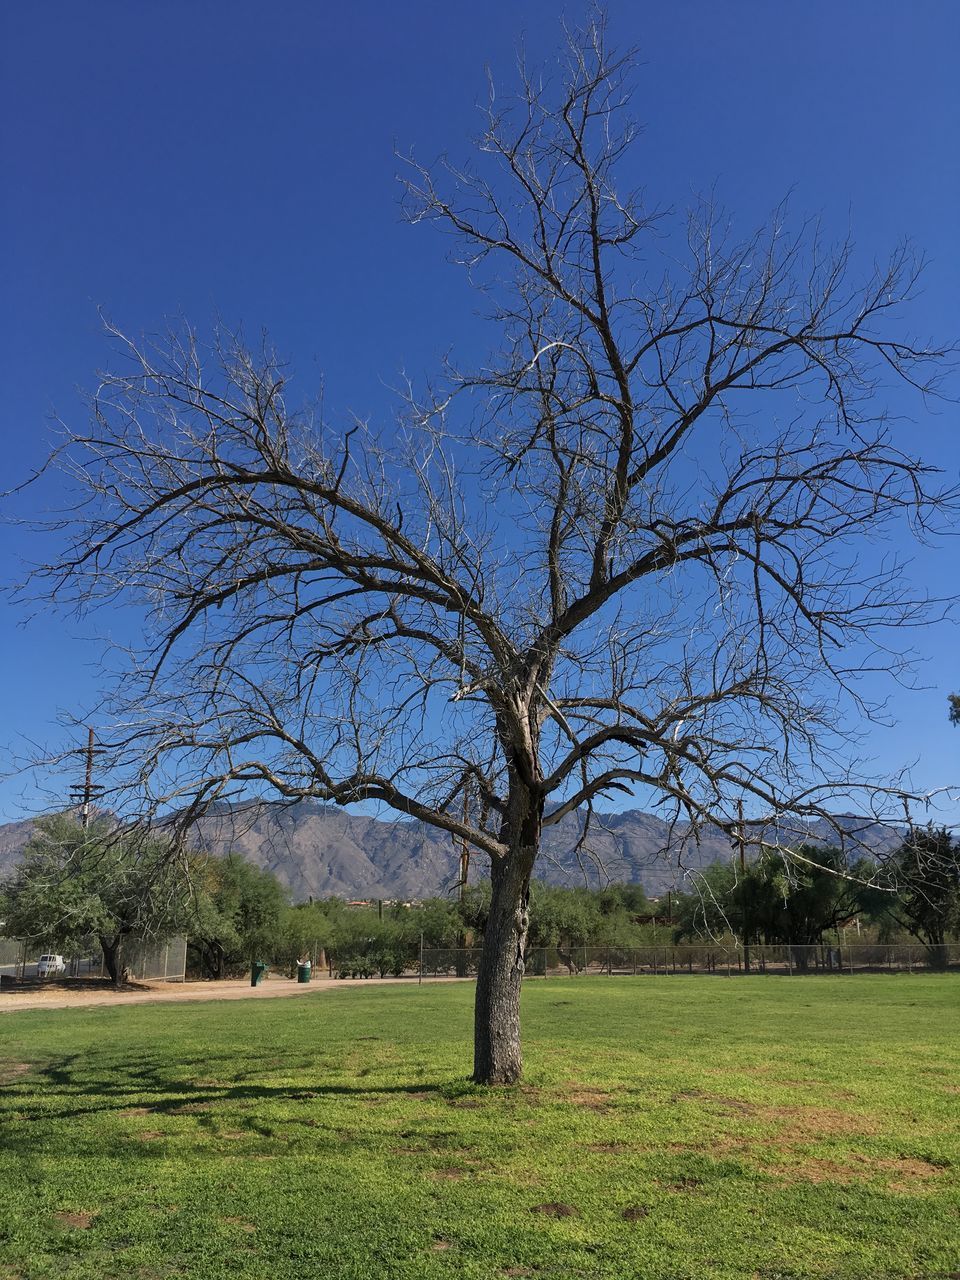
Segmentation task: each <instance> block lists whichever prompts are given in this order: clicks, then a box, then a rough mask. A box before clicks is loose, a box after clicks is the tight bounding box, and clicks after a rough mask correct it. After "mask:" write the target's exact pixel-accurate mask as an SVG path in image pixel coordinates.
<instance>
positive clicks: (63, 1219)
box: [53, 1209, 97, 1231]
mask: <svg viewBox="0 0 960 1280" xmlns="http://www.w3.org/2000/svg"><path fill="white" fill-rule="evenodd" d="M53 1216H54V1217H55V1218H56V1220H57V1221H58V1222H59V1223H61V1224H62V1225H63V1226H65V1227H73V1228H74V1229H75V1230H77V1231H86V1229H87V1228H88V1227H89V1226H90V1224H91V1223H92V1222H93V1220H94V1218H96V1216H97V1215H96V1214H95V1213H84V1212H82V1211H80V1212H76V1213H74V1212H70V1211H68V1210H66V1209H60V1210H58V1212H57V1213H55V1214H54V1215H53Z"/></svg>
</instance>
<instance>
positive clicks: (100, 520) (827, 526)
mask: <svg viewBox="0 0 960 1280" xmlns="http://www.w3.org/2000/svg"><path fill="white" fill-rule="evenodd" d="M629 74H630V63H629V60H618V59H616V58H613V57H611V56H609V55H608V53H607V52H606V51H605V48H604V41H603V30H602V24H600V23H596V24H594V25H593V26H592V27H591V28H590V29H589V30H587V31H586V32H581V33H576V34H574V35H573V36H572V37H571V39H570V40H569V46H568V49H567V52H566V62H565V65H564V66H563V68H562V75H561V76H560V77H559V78H558V80H557V82H556V83H544V82H541V80H540V79H538V78H537V77H535V76H532V75H526V74H524V75H523V78H522V91H521V92H520V94H519V95H518V96H517V97H516V98H515V99H513V100H511V101H509V102H506V103H501V101H500V99H499V98H498V97H497V96H496V95H495V94H493V93H491V97H490V105H489V110H488V112H487V114H486V118H485V121H484V125H485V127H484V132H483V135H482V138H481V140H480V144H479V150H478V154H477V156H476V159H475V165H474V167H471V168H455V167H453V166H452V165H450V164H441V165H439V166H437V167H436V168H435V169H433V170H432V171H428V170H427V169H426V168H423V167H421V166H420V165H418V164H416V163H414V162H412V161H409V162H406V163H405V166H404V175H405V189H406V201H407V209H408V213H409V217H410V219H411V221H413V222H435V223H438V224H440V226H441V227H442V228H444V229H445V230H447V231H449V232H450V233H452V237H453V243H454V245H455V246H456V256H457V257H458V258H459V259H460V260H461V261H462V262H463V263H465V264H466V266H467V267H468V269H469V270H470V271H471V273H473V276H474V278H475V279H476V281H477V284H478V286H479V287H480V288H482V289H484V290H485V291H486V294H487V299H488V302H489V305H490V306H491V307H492V309H493V311H494V314H495V317H496V319H497V320H498V321H499V325H500V332H501V334H502V338H503V342H502V346H501V348H500V350H499V352H498V354H497V355H496V357H495V358H493V359H492V360H491V361H490V362H489V363H488V364H486V365H484V366H482V367H480V368H478V369H474V370H472V371H463V370H460V369H457V368H453V367H448V368H447V369H446V370H445V371H444V377H443V379H442V382H441V383H439V384H438V385H437V386H436V387H435V388H433V389H431V391H430V392H428V393H427V394H423V393H420V392H414V391H411V393H410V394H409V396H408V397H407V399H406V402H405V404H404V406H403V411H402V414H401V418H400V421H399V425H397V426H395V427H390V428H387V427H371V426H370V425H365V424H361V423H354V424H352V425H351V426H350V427H349V429H348V430H346V431H344V430H343V429H341V428H340V427H338V426H335V425H333V424H331V423H329V422H327V421H324V420H323V419H322V418H321V417H319V416H317V415H316V414H315V413H313V414H312V413H309V412H305V411H301V410H299V409H296V408H294V407H292V405H291V403H290V402H289V400H288V393H287V373H286V370H285V368H284V366H283V365H282V363H281V362H280V361H279V360H278V359H277V357H276V356H275V355H274V354H273V353H272V352H271V351H270V350H269V349H264V348H260V349H257V350H256V351H251V350H249V349H247V348H246V347H245V346H244V345H243V344H242V342H240V341H239V340H238V339H237V338H236V337H234V336H232V335H224V334H220V335H219V336H218V337H217V338H216V339H215V340H214V341H213V342H211V343H210V344H208V345H204V344H203V343H202V342H201V341H200V340H198V338H197V337H196V336H195V335H194V334H193V333H191V332H188V331H179V332H177V333H175V334H173V335H172V336H171V337H169V339H166V340H164V341H162V342H146V343H140V342H134V341H131V340H129V339H128V338H126V337H124V336H123V335H122V334H121V333H120V332H119V331H118V330H117V329H115V328H112V327H111V330H110V332H111V333H112V335H113V337H114V338H115V339H116V340H117V344H118V350H119V353H120V358H119V359H118V360H117V361H116V362H115V364H114V367H113V369H112V371H111V372H110V373H108V374H106V375H104V377H103V379H102V382H101V385H100V387H99V389H98V391H97V393H96V397H95V401H94V418H93V426H92V427H91V428H90V429H89V430H88V431H84V432H82V433H79V434H74V435H72V436H71V438H70V440H69V441H68V443H67V445H66V448H65V450H64V452H63V455H62V456H63V457H65V458H66V459H68V465H69V467H70V468H71V469H72V471H73V472H74V474H75V476H76V478H77V480H78V481H79V484H80V486H81V489H82V490H83V492H84V493H85V495H86V497H85V505H84V506H83V507H82V509H81V511H80V513H79V515H78V516H77V522H76V523H75V524H74V525H73V528H74V529H75V531H76V537H75V541H74V543H73V549H72V552H71V553H70V554H69V556H68V557H67V558H66V559H65V560H64V561H63V562H62V563H60V564H57V565H55V566H51V567H50V568H49V569H48V570H47V571H46V579H47V589H48V590H49V591H50V592H53V593H55V594H56V596H57V598H58V599H60V600H63V599H64V598H67V597H70V596H72V598H73V599H74V600H75V601H76V602H77V603H78V604H79V605H81V606H82V607H83V608H87V607H89V606H90V605H92V604H99V603H101V602H103V601H105V600H114V599H131V598H132V599H133V600H135V601H137V602H138V603H139V604H141V605H142V606H144V607H145V608H146V610H147V623H148V627H147V631H148V635H149V637H150V648H149V651H148V653H147V654H145V655H140V656H139V657H138V658H137V660H135V661H133V662H132V663H131V665H130V666H129V668H128V671H127V674H126V675H125V677H124V680H123V682H122V683H121V685H120V687H119V692H118V695H117V698H116V701H115V706H116V707H117V708H118V709H119V710H120V712H121V716H120V718H119V721H118V724H117V727H116V729H115V732H114V735H113V738H112V741H111V744H110V748H109V750H110V759H111V763H112V765H113V766H114V770H115V777H116V778H117V779H118V780H120V779H125V780H126V783H127V784H129V785H130V786H131V787H133V788H134V789H135V790H137V791H138V792H139V793H140V794H141V795H145V796H146V797H147V801H148V804H149V805H150V806H152V807H154V808H163V807H165V806H166V807H169V806H175V805H177V804H179V803H182V802H184V801H185V799H186V798H189V799H190V800H191V801H192V802H194V803H195V805H203V804H205V803H207V802H208V801H210V800H211V799H214V798H216V797H219V796H222V795H224V794H228V793H230V792H231V790H235V789H237V788H240V789H245V790H247V791H249V790H250V789H258V788H264V789H268V790H270V791H271V792H273V793H278V794H279V795H281V796H285V797H291V798H296V797H319V798H321V799H323V800H327V801H332V802H336V803H339V804H346V803H350V802H354V801H362V800H376V801H381V802H383V803H385V804H386V805H389V806H391V807H392V808H393V809H395V810H399V811H400V812H401V813H405V814H410V815H413V816H415V817H418V818H421V819H423V820H425V821H426V822H429V823H432V824H433V825H435V826H437V827H440V828H444V829H446V830H447V831H449V832H451V833H454V834H455V835H457V836H459V837H462V838H464V839H465V840H467V841H469V842H470V844H472V845H473V846H474V847H475V848H477V849H479V850H481V851H483V852H485V853H486V854H488V855H490V857H491V859H492V860H493V865H494V867H495V868H496V866H497V865H503V864H505V863H507V862H509V861H510V860H511V859H512V858H514V857H515V856H516V857H521V853H522V857H521V862H522V863H523V867H524V868H526V870H525V871H523V870H522V871H521V874H520V884H521V890H522V883H523V880H524V875H526V876H527V878H528V877H529V866H532V857H535V855H536V847H537V844H538V841H539V831H540V826H541V823H542V824H550V823H553V822H556V821H558V820H559V819H560V818H561V817H562V816H563V815H565V814H567V813H570V812H571V811H573V810H576V809H578V808H580V807H582V806H586V807H588V808H589V806H591V805H592V804H593V803H594V802H595V801H597V800H598V799H599V798H601V797H604V798H607V799H609V798H610V797H611V796H614V795H615V794H616V793H618V792H620V793H622V794H627V795H631V794H639V796H640V797H641V803H653V802H655V803H660V804H666V805H667V806H669V807H670V808H671V809H672V811H673V812H675V813H676V814H677V815H678V816H680V817H683V818H685V819H687V820H689V821H691V822H692V823H693V824H694V825H696V824H697V823H700V822H703V821H705V820H707V819H710V820H714V821H716V820H719V821H721V822H728V823H732V822H733V821H734V817H735V814H736V812H737V805H738V804H745V805H746V806H747V811H748V815H749V816H750V817H751V818H752V819H762V818H764V817H767V816H769V817H770V818H771V819H773V818H775V817H777V816H779V815H782V814H784V813H792V814H795V815H799V816H801V817H802V816H808V817H817V816H827V817H829V816H830V815H831V814H832V813H833V812H834V811H835V810H836V808H837V807H838V805H839V807H841V808H847V809H849V808H850V805H851V796H852V794H853V792H854V790H855V788H856V787H857V785H858V784H857V779H856V777H855V770H854V767H853V764H854V762H853V756H854V755H855V754H856V753H855V751H853V750H852V744H853V743H854V742H855V739H856V736H857V735H858V734H860V733H861V731H862V727H863V725H862V720H863V718H864V717H865V718H867V719H869V718H870V716H871V715H873V714H875V713H876V708H874V707H872V706H871V705H870V704H869V703H868V702H867V701H866V700H865V699H864V697H863V696H861V693H860V691H859V688H858V683H857V678H858V676H860V675H862V674H863V673H864V672H868V671H871V670H873V669H876V668H881V669H884V670H887V671H891V672H892V673H893V674H894V675H896V674H897V672H898V670H899V667H898V659H897V657H896V656H895V655H894V654H893V653H891V652H890V651H889V650H888V649H887V647H886V641H887V639H889V637H890V636H891V634H892V632H891V630H890V629H891V628H897V629H899V628H902V627H904V626H907V625H910V624H913V623H916V622H918V621H919V620H920V619H921V618H923V617H925V616H926V613H925V610H926V603H925V601H924V600H923V599H922V598H919V597H918V596H917V595H915V594H914V593H913V592H911V591H910V590H909V589H907V587H906V586H905V584H904V581H903V577H902V575H901V570H900V566H899V565H898V564H897V563H896V562H895V558H894V557H893V556H892V555H890V554H888V553H887V552H886V551H885V550H884V549H883V546H882V537H883V535H884V534H885V533H886V532H887V530H888V529H889V527H890V526H891V525H893V524H894V523H902V522H907V523H911V524H912V525H913V527H914V529H915V530H916V531H917V532H919V533H920V534H923V533H924V532H925V531H926V530H927V529H928V528H929V527H930V525H931V522H932V521H935V520H936V516H937V512H938V510H940V511H942V510H943V509H944V506H945V504H947V503H949V502H951V501H952V498H953V495H950V494H944V493H942V492H937V489H936V482H935V480H934V478H933V477H934V469H933V468H932V467H931V466H930V465H928V464H927V463H925V462H924V461H923V460H922V459H920V458H919V457H917V456H915V455H914V454H913V453H912V452H911V451H910V450H909V449H907V448H906V447H905V446H904V444H903V443H902V442H901V441H899V439H898V436H899V432H898V427H897V424H896V423H895V422H888V421H887V419H886V416H885V412H884V393H885V390H886V389H887V388H889V387H890V385H891V384H906V386H907V387H909V388H914V389H915V390H916V391H917V392H918V393H920V394H921V395H926V394H929V393H932V392H936V391H937V390H938V379H939V377H940V371H941V370H942V368H943V367H944V358H945V357H946V356H947V355H948V354H949V352H948V351H947V350H946V349H944V348H943V347H938V346H933V345H929V344H926V343H924V342H920V341H914V340H912V339H910V338H907V337H904V336H903V335H902V333H900V332H899V331H898V327H897V326H898V325H899V324H901V323H902V319H901V311H902V307H903V304H904V303H905V302H906V301H908V300H909V298H910V296H911V294H912V292H913V290H914V287H915V285H916V282H917V278H918V274H919V271H920V268H921V264H920V263H919V262H918V260H917V258H916V257H915V256H914V254H913V253H912V252H911V250H910V249H909V247H907V246H901V247H900V248H898V249H896V250H895V252H894V253H893V255H892V257H891V259H890V261H889V262H888V263H886V264H884V265H881V266H876V267H874V268H873V269H872V271H869V272H868V274H867V276H866V278H865V279H861V280H860V281H859V283H858V282H857V280H856V279H855V276H856V270H855V263H854V258H855V255H854V252H853V249H852V246H851V245H850V244H841V245H839V246H838V247H831V246H829V245H828V244H825V243H824V242H823V240H822V238H821V235H820V232H819V230H818V228H817V226H816V225H813V224H809V223H807V224H802V225H800V226H799V227H794V229H791V224H790V221H789V219H788V214H787V210H786V208H780V209H778V210H776V212H775V213H774V215H773V218H772V220H771V221H770V223H769V225H767V226H766V227H764V228H763V229H761V230H760V231H758V232H756V233H755V234H748V235H746V236H743V235H740V234H738V233H737V232H736V231H735V229H734V225H733V224H732V223H731V222H728V220H727V219H726V217H725V215H724V214H723V213H722V212H721V211H720V210H718V209H717V208H715V207H713V205H712V204H711V203H710V202H704V203H701V204H700V205H699V206H698V207H696V208H695V209H694V210H693V211H692V213H691V214H690V215H689V217H688V219H687V221H686V225H685V231H684V227H683V225H682V223H680V222H678V220H676V219H674V218H673V217H672V216H669V215H665V214H661V213H659V212H658V211H656V210H654V209H652V208H651V207H650V205H649V204H648V203H647V200H646V198H645V196H644V194H643V193H642V192H641V191H635V190H629V189H625V188H624V187H623V186H622V185H621V183H622V182H623V181H624V175H626V176H627V177H628V176H629V174H630V173H631V171H633V162H632V159H631V157H632V156H633V155H634V154H635V153H636V146H635V144H636V136H635V134H636V131H635V129H634V128H633V126H632V125H631V123H630V120H629V118H628V115H627V113H626V99H627V84H626V80H627V77H628V76H629ZM618 175H620V176H618ZM411 234H412V233H411ZM844 726H849V732H846V731H845V728H844ZM105 762H106V757H104V763H105ZM465 790H466V791H467V792H468V795H469V803H468V805H467V806H466V809H465V808H464V804H463V794H464V791H465ZM860 794H861V801H860V802H861V803H862V805H863V808H864V811H865V812H866V811H869V810H870V809H871V808H872V807H876V805H877V803H878V799H879V801H880V802H881V807H882V805H883V804H885V803H886V801H887V800H888V799H890V798H894V799H896V800H897V802H898V803H899V798H900V797H899V792H898V788H897V787H893V788H891V789H889V790H884V789H882V788H879V789H877V788H868V789H866V790H863V791H862V792H861V793H860ZM531 850H532V856H531V853H530V851H531ZM528 864H529V865H528ZM518 919H519V917H518ZM523 927H524V926H523V921H522V919H519V923H518V925H517V928H518V929H522V928H523Z"/></svg>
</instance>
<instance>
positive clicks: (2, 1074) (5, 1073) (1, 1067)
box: [0, 1062, 33, 1084]
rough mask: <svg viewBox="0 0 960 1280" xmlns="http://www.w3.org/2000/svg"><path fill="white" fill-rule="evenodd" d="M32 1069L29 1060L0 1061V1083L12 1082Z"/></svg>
mask: <svg viewBox="0 0 960 1280" xmlns="http://www.w3.org/2000/svg"><path fill="white" fill-rule="evenodd" d="M32 1070H33V1064H32V1063H30V1062H0V1084H13V1082H14V1080H19V1079H20V1077H21V1076H26V1075H29V1074H30V1072H31V1071H32Z"/></svg>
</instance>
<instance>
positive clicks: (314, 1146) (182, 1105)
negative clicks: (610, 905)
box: [0, 976, 960, 1280]
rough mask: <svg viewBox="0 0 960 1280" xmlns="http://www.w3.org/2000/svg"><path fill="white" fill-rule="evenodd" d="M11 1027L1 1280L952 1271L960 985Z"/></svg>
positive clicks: (674, 989) (293, 1005)
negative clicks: (478, 1035)
mask: <svg viewBox="0 0 960 1280" xmlns="http://www.w3.org/2000/svg"><path fill="white" fill-rule="evenodd" d="M472 996H473V990H472V987H471V986H469V985H465V984H455V985H449V986H431V985H425V986H424V987H422V988H417V987H409V986H397V987H389V986H380V987H375V988H374V987H364V986H363V985H362V984H356V985H352V986H350V987H349V988H348V989H345V990H338V991H336V992H331V993H326V994H323V993H316V994H313V995H310V996H309V997H305V998H303V999H299V1000H296V1001H286V1000H275V1001H263V1002H259V1003H257V1002H241V1003H236V1004H224V1005H218V1004H215V1003H204V1004H199V1003H198V1004H189V1005H182V1006H176V1005H167V1006H159V1007H154V1008H150V1007H147V1006H137V1007H128V1008H122V1009H101V1008H97V1009H90V1010H85V1011H50V1012H39V1011H38V1012H33V1013H29V1012H24V1013H21V1014H7V1015H3V1016H2V1017H0V1084H2V1088H0V1121H2V1148H0V1277H3V1280H14V1278H16V1280H48V1278H49V1280H81V1277H82V1278H83V1280H86V1278H87V1277H91V1278H92V1277H97V1278H98V1280H99V1278H100V1277H104V1278H106V1280H110V1278H111V1277H138V1278H143V1280H152V1278H154V1277H177V1276H185V1277H191V1278H192V1280H216V1278H217V1277H230V1278H231V1280H288V1278H289V1280H294V1278H295V1280H312V1278H313V1277H317V1278H320V1277H322V1278H323V1280H406V1278H407V1277H411V1278H412V1277H418V1278H421V1277H422V1278H423V1280H443V1278H447V1277H450V1278H452V1277H467V1278H475V1280H487V1278H490V1280H493V1278H494V1277H497V1278H499V1277H508V1276H512V1277H520V1276H530V1277H534V1278H535V1280H548V1278H549V1280H568V1278H570V1280H574V1278H579V1277H584V1278H588V1277H589V1278H590V1280H594V1278H596V1280H599V1278H600V1277H604V1278H607V1277H609V1278H610V1280H629V1278H631V1277H649V1278H650V1280H681V1278H689V1280H702V1278H703V1277H717V1278H721V1277H723V1278H727V1277H729V1278H731V1280H732V1278H733V1277H750V1278H753V1280H777V1278H778V1277H781V1278H787V1277H790V1278H791V1280H794V1278H799V1277H804V1278H805V1280H806V1278H811V1277H823V1278H825V1277H837V1278H838V1280H839V1278H840V1277H845V1278H848V1280H852V1278H854V1277H856V1278H857V1280H867V1278H868V1277H869V1280H884V1278H888V1280H893V1278H894V1277H896V1280H906V1278H907V1277H910V1278H911V1280H913V1278H917V1277H923V1278H924V1280H927V1278H928V1277H930V1278H932V1277H940V1276H946V1275H949V1274H951V1273H960V1031H958V1024H960V1017H958V1010H960V984H958V983H957V981H956V979H952V980H951V979H950V978H949V977H935V976H916V977H913V978H911V977H908V976H897V977H893V976H891V977H857V978H843V977H835V978H829V977H822V978H805V979H795V980H792V981H791V980H790V979H778V978H766V979H764V978H762V977H756V978H749V979H736V980H733V981H730V980H727V979H724V978H712V979H711V978H683V977H677V978H660V979H643V978H639V979H629V978H624V979H574V980H562V981H560V980H558V981H554V980H552V979H551V980H549V981H546V982H544V981H531V982H530V983H529V984H528V985H527V986H526V988H525V991H524V1028H525V1048H526V1064H527V1076H526V1080H525V1082H524V1084H523V1085H522V1086H519V1087H517V1088H514V1089H503V1090H494V1091H488V1092H483V1091H480V1090H476V1089H474V1088H473V1087H472V1086H470V1085H468V1084H467V1083H465V1079H464V1077H465V1074H466V1069H467V1060H468V1055H469V1039H470V1025H471V1000H472Z"/></svg>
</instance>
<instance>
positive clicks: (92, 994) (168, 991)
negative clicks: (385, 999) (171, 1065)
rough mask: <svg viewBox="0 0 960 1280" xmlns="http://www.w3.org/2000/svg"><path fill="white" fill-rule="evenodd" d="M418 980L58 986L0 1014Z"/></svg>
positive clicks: (23, 997)
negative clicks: (121, 987)
mask: <svg viewBox="0 0 960 1280" xmlns="http://www.w3.org/2000/svg"><path fill="white" fill-rule="evenodd" d="M416 981H417V979H416V978H364V979H363V980H362V981H360V980H357V981H349V980H346V979H344V980H340V979H338V978H317V979H315V980H314V981H312V982H302V983H298V982H294V981H293V980H292V979H291V978H267V979H266V980H265V981H264V982H262V983H261V984H260V986H259V987H251V985H250V979H249V978H238V979H235V980H233V979H231V980H228V981H225V982H183V983H181V982H138V983H137V985H136V989H135V990H127V991H113V990H112V989H111V988H109V987H103V988H94V989H91V988H89V987H87V988H84V989H80V990H76V991H70V990H69V989H68V988H65V987H63V986H60V985H51V986H49V987H42V988H41V987H37V988H23V989H21V990H19V991H9V992H8V991H4V992H2V993H0V1013H18V1012H19V1011H20V1010H21V1009H81V1008H87V1007H89V1006H90V1005H98V1004H109V1005H117V1004H182V1003H183V1002H184V1001H190V1000H193V1001H202V1000H272V999H275V998H277V997H280V996H309V995H311V994H312V993H314V992H317V991H331V990H334V991H336V990H341V991H348V990H352V989H355V988H362V987H370V986H397V985H399V984H401V983H403V984H407V985H409V984H410V983H414V982H416ZM459 981H470V979H459V978H425V979H424V982H459Z"/></svg>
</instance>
